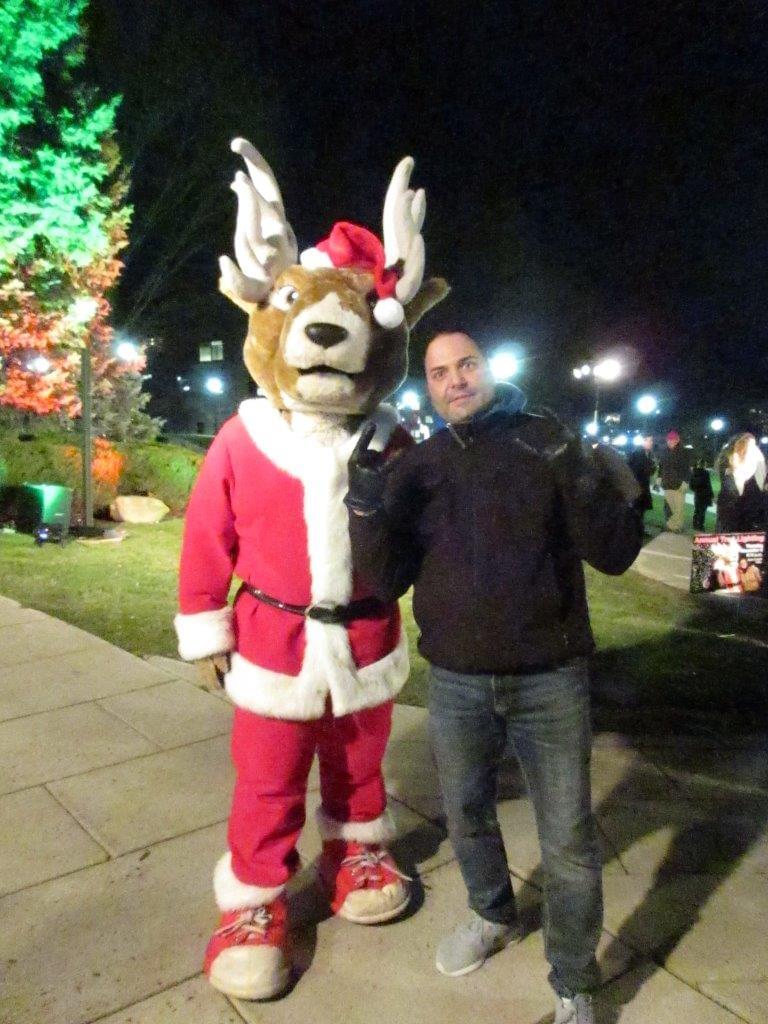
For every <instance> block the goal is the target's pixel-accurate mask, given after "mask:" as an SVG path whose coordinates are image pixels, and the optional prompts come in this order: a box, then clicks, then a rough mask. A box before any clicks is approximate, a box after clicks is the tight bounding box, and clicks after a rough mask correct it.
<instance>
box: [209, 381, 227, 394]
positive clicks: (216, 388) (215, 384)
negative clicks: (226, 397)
mask: <svg viewBox="0 0 768 1024" xmlns="http://www.w3.org/2000/svg"><path fill="white" fill-rule="evenodd" d="M205 390H206V391H207V392H208V393H209V394H211V395H223V394H224V381H223V380H222V379H221V377H207V378H206V381H205Z"/></svg>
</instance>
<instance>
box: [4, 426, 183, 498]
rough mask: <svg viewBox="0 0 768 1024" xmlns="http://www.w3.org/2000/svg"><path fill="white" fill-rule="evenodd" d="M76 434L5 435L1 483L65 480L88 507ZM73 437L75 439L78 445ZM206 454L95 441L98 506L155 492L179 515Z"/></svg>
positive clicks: (8, 433)
mask: <svg viewBox="0 0 768 1024" xmlns="http://www.w3.org/2000/svg"><path fill="white" fill-rule="evenodd" d="M78 440H79V439H78V437H77V435H76V434H71V433H66V432H63V431H62V432H53V431H51V432H49V433H46V434H39V435H36V436H34V437H31V438H30V439H29V440H26V441H21V440H19V437H18V435H17V434H16V433H15V432H2V433H0V485H5V486H7V487H13V486H18V485H20V484H24V483H29V484H62V485H63V486H65V487H71V488H72V489H73V491H74V492H75V493H74V497H73V510H74V511H75V512H77V511H78V510H79V509H80V508H81V507H82V494H81V483H82V480H81V466H82V459H81V455H80V449H79V447H78V446H77V441H78ZM73 441H74V442H75V443H74V444H73ZM202 458H203V457H202V455H201V454H200V453H198V452H194V451H191V450H190V449H188V448H182V447H180V446H177V445H170V444H138V443H136V444H123V445H120V446H119V450H117V449H116V448H115V447H113V446H112V445H111V444H110V442H108V441H104V440H103V439H102V438H94V443H93V500H94V506H95V507H96V508H97V509H98V508H105V507H106V506H108V505H109V503H110V502H111V501H113V500H114V498H115V496H116V495H117V494H151V495H152V496H153V497H156V498H160V499H161V500H162V501H164V502H165V504H166V505H167V506H168V507H169V509H170V510H171V512H172V513H173V514H175V515H179V514H181V513H182V512H183V511H184V509H185V508H186V505H187V500H188V498H189V492H190V491H191V489H192V485H193V483H194V482H195V478H196V477H197V473H198V470H199V469H200V463H201V462H202Z"/></svg>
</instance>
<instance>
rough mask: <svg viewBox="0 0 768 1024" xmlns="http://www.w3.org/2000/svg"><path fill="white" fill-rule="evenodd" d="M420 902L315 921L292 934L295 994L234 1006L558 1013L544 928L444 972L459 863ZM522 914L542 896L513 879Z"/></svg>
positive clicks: (456, 1016)
mask: <svg viewBox="0 0 768 1024" xmlns="http://www.w3.org/2000/svg"><path fill="white" fill-rule="evenodd" d="M425 885H426V886H427V887H428V888H427V891H426V896H425V900H424V903H423V905H422V906H420V907H418V909H417V910H416V912H415V913H412V914H411V916H408V917H406V918H404V919H402V920H400V921H396V922H393V923H392V924H389V925H385V926H382V927H379V928H356V927H355V926H354V925H351V924H349V923H348V922H346V921H341V920H338V919H333V918H331V919H327V920H320V921H319V923H318V922H317V921H316V920H315V921H313V920H308V921H306V923H304V924H303V926H301V927H299V928H298V929H297V930H296V932H295V933H294V944H295V954H294V962H295V963H296V966H297V973H298V975H299V977H298V981H297V983H296V985H295V987H294V988H293V990H292V991H291V992H289V993H288V994H287V995H286V996H285V997H284V998H283V999H280V1000H277V1001H275V1002H273V1003H261V1004H259V1003H244V1002H239V1001H238V1002H237V1003H236V1005H237V1007H238V1009H239V1010H240V1012H241V1013H242V1015H243V1016H244V1017H245V1019H246V1021H248V1022H250V1024H283V1022H285V1024H289V1022H290V1024H294V1022H296V1021H326V1020H327V1021H331V1020H333V1021H344V1024H370V1022H371V1021H380V1020H392V1021H417V1022H418V1024H450V1022H452V1021H472V1020H478V1019H482V1020H498V1021H512V1020H513V1021H514V1022H515V1024H534V1022H540V1021H542V1019H546V1018H547V1015H549V1019H551V1014H552V1008H553V997H552V993H551V991H550V988H549V985H548V983H547V980H546V976H547V970H548V968H547V964H546V962H545V960H544V954H543V943H542V937H541V932H540V931H535V932H532V933H531V934H529V935H528V936H527V937H526V938H525V939H524V941H523V942H522V943H520V944H519V945H516V946H513V947H510V948H508V949H506V950H504V951H503V952H501V953H499V954H498V955H497V956H495V957H492V958H491V959H490V960H489V961H488V962H487V963H486V964H485V966H484V967H483V969H482V970H480V971H477V972H475V973H473V974H470V975H467V976H466V977H464V978H460V979H455V978H445V977H443V976H442V975H441V974H439V973H438V972H437V971H436V970H435V967H434V956H435V949H436V947H437V943H438V942H439V940H440V939H441V938H442V937H443V935H444V934H445V932H446V930H447V929H450V928H451V927H453V924H454V923H455V922H458V921H460V920H462V919H463V918H464V917H465V916H466V913H467V911H466V892H465V890H464V883H463V882H462V880H461V875H460V872H459V869H458V866H457V865H456V864H449V865H447V866H444V867H440V868H438V869H437V870H435V871H431V872H430V873H429V874H428V875H427V876H426V877H425ZM516 891H517V893H518V896H519V902H520V905H521V909H522V911H523V915H524V917H525V918H526V919H527V918H528V916H529V911H530V909H531V908H533V911H534V913H535V914H536V916H538V911H537V910H536V908H535V901H536V899H537V895H536V894H535V893H534V892H533V891H532V890H530V889H529V887H527V886H516ZM624 952H625V954H626V955H625V956H624V957H622V956H621V955H619V946H618V945H616V944H614V945H613V947H612V959H610V960H606V958H605V956H603V955H602V954H601V959H602V960H603V963H604V965H605V967H604V969H605V970H606V973H607V976H608V977H613V976H615V975H616V974H617V973H620V972H621V971H622V970H625V969H626V966H627V963H628V957H629V955H630V954H629V952H628V951H624Z"/></svg>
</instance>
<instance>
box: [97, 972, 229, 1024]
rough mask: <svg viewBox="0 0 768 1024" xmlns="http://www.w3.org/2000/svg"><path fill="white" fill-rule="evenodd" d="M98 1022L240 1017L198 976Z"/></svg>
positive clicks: (167, 1023) (221, 1022)
mask: <svg viewBox="0 0 768 1024" xmlns="http://www.w3.org/2000/svg"><path fill="white" fill-rule="evenodd" d="M99 1024H243V1018H242V1017H241V1016H240V1014H239V1013H238V1012H237V1010H235V1008H234V1007H233V1006H232V1004H231V1003H229V1002H228V1001H227V999H226V998H225V997H224V996H223V995H222V994H221V993H220V992H217V991H216V989H215V988H213V987H212V986H211V985H209V984H208V982H207V981H206V980H205V978H203V977H200V978H193V979H192V980H191V981H185V982H182V984H181V985H175V986H174V987H173V988H171V989H168V991H167V992H160V993H159V994H158V995H156V996H151V997H150V998H149V999H145V1000H143V1002H141V1003H134V1005H133V1006H129V1007H128V1008H127V1009H126V1010H121V1011H120V1012H119V1013H113V1014H110V1016H109V1017H102V1018H100V1020H99Z"/></svg>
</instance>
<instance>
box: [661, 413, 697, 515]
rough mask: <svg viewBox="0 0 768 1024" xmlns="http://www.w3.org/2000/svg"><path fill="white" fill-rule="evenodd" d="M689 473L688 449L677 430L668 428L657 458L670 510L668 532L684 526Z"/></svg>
mask: <svg viewBox="0 0 768 1024" xmlns="http://www.w3.org/2000/svg"><path fill="white" fill-rule="evenodd" d="M690 473H691V461H690V455H689V454H688V450H687V449H686V448H685V447H684V446H683V445H682V444H681V442H680V435H679V434H678V432H677V431H676V430H670V432H669V433H668V434H667V447H666V450H665V451H663V452H662V453H661V457H660V458H659V476H660V477H661V486H662V488H663V489H664V500H665V501H666V503H667V505H668V506H669V512H670V515H669V519H668V520H667V525H666V529H667V530H669V531H670V533H682V531H683V528H684V526H685V492H686V491H687V490H688V478H689V476H690Z"/></svg>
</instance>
